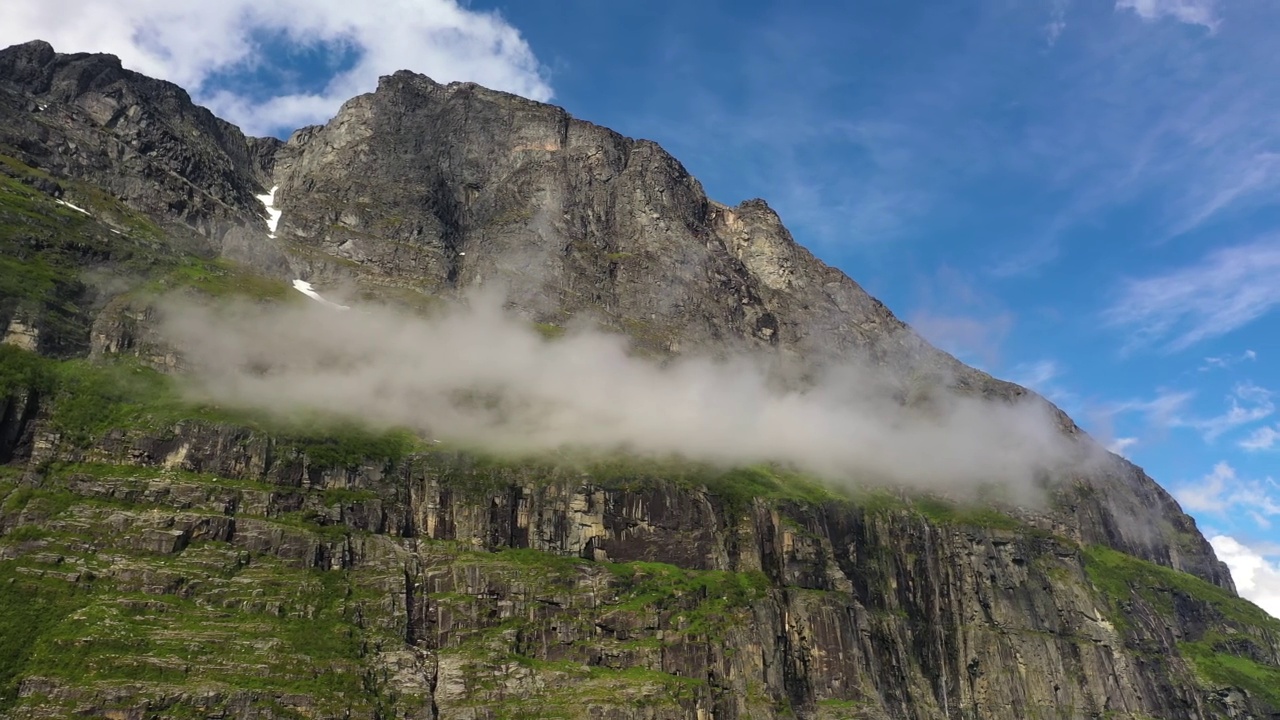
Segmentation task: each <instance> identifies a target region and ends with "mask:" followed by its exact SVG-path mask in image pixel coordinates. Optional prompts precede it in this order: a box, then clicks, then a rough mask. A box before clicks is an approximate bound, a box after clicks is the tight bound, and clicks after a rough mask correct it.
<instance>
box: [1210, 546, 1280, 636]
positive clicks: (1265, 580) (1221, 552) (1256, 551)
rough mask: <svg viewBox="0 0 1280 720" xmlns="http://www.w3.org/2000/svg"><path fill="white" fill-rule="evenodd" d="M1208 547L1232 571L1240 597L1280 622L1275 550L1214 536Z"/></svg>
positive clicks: (1278, 569)
mask: <svg viewBox="0 0 1280 720" xmlns="http://www.w3.org/2000/svg"><path fill="white" fill-rule="evenodd" d="M1209 543H1210V544H1211V545H1213V551H1214V552H1215V553H1216V554H1217V555H1218V559H1219V560H1221V561H1222V562H1224V563H1226V564H1227V567H1228V568H1230V569H1231V578H1232V579H1233V580H1235V583H1236V589H1237V590H1239V591H1240V595H1241V596H1243V597H1245V598H1248V599H1249V600H1252V601H1253V602H1254V603H1255V604H1256V605H1257V606H1258V607H1260V608H1262V609H1263V610H1266V611H1267V612H1268V613H1270V614H1271V615H1272V616H1273V617H1278V618H1280V563H1277V562H1276V560H1275V559H1274V558H1275V553H1274V550H1275V548H1264V547H1260V546H1256V545H1254V546H1250V545H1245V544H1244V543H1242V542H1240V541H1239V540H1236V539H1235V538H1233V537H1231V536H1230V535H1215V536H1213V537H1212V538H1210V539H1209ZM1268 550H1271V552H1268Z"/></svg>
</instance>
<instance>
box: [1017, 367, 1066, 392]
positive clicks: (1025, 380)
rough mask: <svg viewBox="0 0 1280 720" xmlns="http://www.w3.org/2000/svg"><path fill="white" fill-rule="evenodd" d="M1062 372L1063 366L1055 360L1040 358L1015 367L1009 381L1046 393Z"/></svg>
mask: <svg viewBox="0 0 1280 720" xmlns="http://www.w3.org/2000/svg"><path fill="white" fill-rule="evenodd" d="M1061 374H1062V370H1061V368H1059V367H1058V364H1057V363H1056V362H1054V361H1053V360H1039V361H1037V362H1034V363H1030V364H1022V365H1018V366H1016V367H1014V368H1013V371H1012V372H1011V373H1010V376H1009V382H1013V383H1017V384H1018V385H1021V386H1023V387H1029V388H1031V389H1032V390H1035V391H1037V392H1041V393H1044V392H1045V391H1046V390H1045V388H1046V387H1048V385H1049V383H1050V382H1051V381H1052V380H1053V379H1054V378H1056V377H1058V376H1059V375H1061Z"/></svg>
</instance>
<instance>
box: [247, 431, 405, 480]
mask: <svg viewBox="0 0 1280 720" xmlns="http://www.w3.org/2000/svg"><path fill="white" fill-rule="evenodd" d="M276 428H279V429H276ZM276 428H267V429H268V430H275V432H274V433H273V434H275V435H276V437H278V438H279V439H280V440H281V444H282V446H283V447H286V448H292V449H294V450H295V451H296V452H299V453H302V454H304V455H306V456H307V458H308V459H309V460H310V461H311V463H312V465H313V466H314V467H318V468H353V467H357V466H359V465H364V464H367V463H377V464H382V465H395V464H397V463H399V462H400V461H401V460H403V459H404V458H405V456H407V455H408V454H409V453H411V452H413V450H415V449H416V448H417V447H418V446H419V445H420V441H419V440H418V438H417V436H416V435H414V434H413V433H411V432H409V431H408V430H399V429H396V430H387V431H382V432H376V431H373V430H370V429H368V428H366V427H363V426H361V425H358V424H356V423H351V422H343V421H329V422H325V421H322V420H317V421H315V422H314V423H307V424H302V423H297V422H294V423H287V422H286V423H283V424H277V425H276Z"/></svg>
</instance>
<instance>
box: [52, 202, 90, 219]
mask: <svg viewBox="0 0 1280 720" xmlns="http://www.w3.org/2000/svg"><path fill="white" fill-rule="evenodd" d="M56 202H57V203H58V204H59V205H66V206H67V207H69V208H71V209H72V210H75V211H76V212H82V213H84V214H85V215H89V211H88V210H85V209H84V208H82V207H76V206H75V205H72V204H71V203H69V202H67V201H66V200H57V201H56Z"/></svg>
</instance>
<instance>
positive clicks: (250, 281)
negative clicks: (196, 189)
mask: <svg viewBox="0 0 1280 720" xmlns="http://www.w3.org/2000/svg"><path fill="white" fill-rule="evenodd" d="M185 289H189V290H194V291H196V292H198V293H201V294H203V295H207V296H210V297H215V298H225V297H232V296H235V297H245V298H250V299H254V300H274V301H284V302H301V301H302V299H303V296H302V294H301V293H298V292H295V291H294V290H293V288H292V287H291V286H290V285H289V284H288V283H286V282H284V281H282V280H275V279H273V278H267V277H263V276H261V275H258V274H256V273H254V272H252V271H250V270H249V269H247V268H244V267H241V266H239V265H236V264H235V263H232V262H230V261H228V260H224V259H221V258H217V259H213V260H205V259H202V258H195V257H187V258H184V259H183V260H182V261H181V262H180V263H179V264H178V266H177V267H176V268H174V269H173V270H172V271H170V272H169V273H167V274H165V275H162V276H160V277H158V278H156V279H155V280H153V281H151V282H150V283H148V284H147V285H146V286H145V287H144V288H143V290H144V292H148V293H152V294H156V295H159V294H163V293H166V292H169V291H172V290H185Z"/></svg>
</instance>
